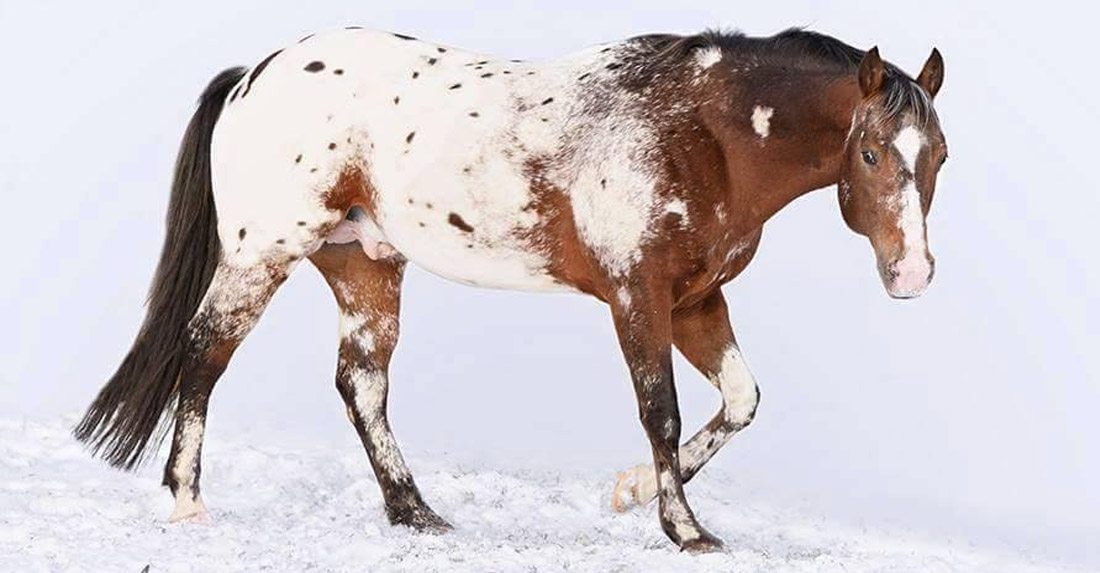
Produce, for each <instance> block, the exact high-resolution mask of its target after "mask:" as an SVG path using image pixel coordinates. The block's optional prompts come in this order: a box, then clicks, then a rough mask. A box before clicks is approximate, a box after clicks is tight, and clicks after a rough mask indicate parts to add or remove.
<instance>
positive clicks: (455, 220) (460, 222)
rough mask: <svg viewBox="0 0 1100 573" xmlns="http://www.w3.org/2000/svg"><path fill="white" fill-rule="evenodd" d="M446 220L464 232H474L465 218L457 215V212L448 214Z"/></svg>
mask: <svg viewBox="0 0 1100 573" xmlns="http://www.w3.org/2000/svg"><path fill="white" fill-rule="evenodd" d="M447 222H448V223H450V224H451V225H453V226H455V227H457V228H458V230H460V231H462V232H464V233H473V232H474V228H473V227H471V226H470V224H469V223H467V222H466V220H465V219H463V218H462V216H461V215H459V214H458V213H451V214H450V215H448V216H447Z"/></svg>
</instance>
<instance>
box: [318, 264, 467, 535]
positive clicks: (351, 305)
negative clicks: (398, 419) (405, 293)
mask: <svg viewBox="0 0 1100 573" xmlns="http://www.w3.org/2000/svg"><path fill="white" fill-rule="evenodd" d="M311 260H312V261H313V263H314V265H316V266H317V268H318V269H319V270H320V271H321V274H322V275H324V277H325V280H326V281H328V283H329V286H331V287H332V292H333V294H335V295H336V300H337V303H338V304H339V306H340V358H339V365H338V366H337V369H336V388H337V389H338V390H339V392H340V396H341V397H342V398H343V399H344V403H345V405H346V406H347V409H348V418H349V419H350V420H351V422H352V424H354V425H355V430H356V432H358V434H359V439H360V440H362V442H363V446H364V447H365V448H366V450H367V456H368V457H369V458H370V463H371V466H372V467H373V468H374V474H375V476H376V478H377V480H378V486H379V487H380V488H381V490H382V497H383V499H384V501H385V504H386V515H387V516H388V517H389V520H390V523H392V524H394V525H398V524H401V525H407V526H409V527H412V528H414V529H416V530H419V531H427V532H433V533H439V532H444V531H447V530H450V529H451V525H450V524H448V523H447V522H446V521H445V520H444V519H443V518H441V517H439V515H437V514H436V513H435V512H434V511H432V509H431V508H430V507H428V504H427V503H425V502H424V500H423V498H422V497H421V496H420V491H419V490H418V489H417V487H416V484H415V483H414V482H413V477H412V474H411V473H410V472H409V468H408V466H406V465H405V460H404V458H403V457H402V456H401V451H400V450H399V449H398V447H397V441H396V440H395V439H394V437H393V432H392V431H391V430H390V424H389V420H388V419H387V416H386V398H387V394H388V392H389V377H388V369H389V363H390V357H391V356H392V354H393V350H394V346H395V345H396V344H397V334H398V311H399V307H400V297H401V278H402V276H403V274H404V268H405V262H404V260H403V259H400V258H389V259H383V260H377V261H375V260H371V259H370V258H368V256H367V255H366V254H365V253H364V251H363V249H362V248H360V246H359V245H358V244H356V243H351V244H347V245H328V246H326V247H324V248H323V249H321V250H320V251H318V252H317V253H314V255H313V256H312V257H311Z"/></svg>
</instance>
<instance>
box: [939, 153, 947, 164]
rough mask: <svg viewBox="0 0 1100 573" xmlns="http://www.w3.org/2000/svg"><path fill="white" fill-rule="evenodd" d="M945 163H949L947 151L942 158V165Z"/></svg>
mask: <svg viewBox="0 0 1100 573" xmlns="http://www.w3.org/2000/svg"><path fill="white" fill-rule="evenodd" d="M944 163H947V154H946V153H944V154H943V157H941V158H940V165H943V164H944Z"/></svg>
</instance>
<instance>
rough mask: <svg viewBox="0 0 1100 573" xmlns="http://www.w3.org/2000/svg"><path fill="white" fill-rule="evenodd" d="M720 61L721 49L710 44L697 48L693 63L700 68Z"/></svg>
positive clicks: (705, 67) (708, 66)
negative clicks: (704, 47)
mask: <svg viewBox="0 0 1100 573" xmlns="http://www.w3.org/2000/svg"><path fill="white" fill-rule="evenodd" d="M720 61H722V50H721V49H719V48H718V47H717V46H711V47H709V48H707V49H705V50H699V51H698V52H696V54H695V63H696V65H698V66H699V68H701V69H704V70H706V69H709V68H710V67H711V66H713V65H714V64H717V63H718V62H720Z"/></svg>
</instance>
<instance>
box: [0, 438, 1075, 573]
mask: <svg viewBox="0 0 1100 573" xmlns="http://www.w3.org/2000/svg"><path fill="white" fill-rule="evenodd" d="M208 450H209V451H208V453H209V455H208V459H209V461H208V463H207V465H206V472H205V473H206V475H204V478H205V481H204V483H203V486H204V492H205V494H206V495H205V496H204V497H205V498H206V501H207V505H208V506H209V507H210V509H211V512H212V518H213V519H212V521H211V522H210V523H207V524H198V523H186V524H171V525H170V524H168V523H166V516H167V515H168V514H169V512H170V509H171V501H170V499H169V496H168V494H167V492H166V491H165V490H163V489H161V488H160V487H158V485H157V484H158V482H159V480H158V479H157V477H158V476H157V474H158V471H157V470H156V469H155V468H152V467H151V468H150V469H147V470H145V471H144V472H143V473H142V474H139V475H138V476H133V475H130V474H124V473H121V472H117V471H113V470H110V469H109V468H107V467H106V466H105V465H104V464H102V463H99V462H97V461H95V460H92V459H90V458H89V457H88V456H87V455H86V454H85V453H84V452H83V450H82V449H81V447H80V446H79V445H77V444H76V443H74V442H73V441H72V440H71V439H70V438H69V436H68V433H67V430H66V428H65V426H64V425H63V424H61V423H58V424H56V425H49V426H44V425H40V424H32V423H22V422H13V421H7V420H0V571H19V572H32V571H92V572H97V573H99V572H111V571H126V572H132V573H138V572H141V571H143V570H145V568H146V567H148V571H149V572H150V573H155V572H161V571H173V572H174V571H179V572H184V571H202V572H208V571H293V572H300V571H372V572H374V571H415V572H427V571H477V572H495V571H520V572H534V571H538V572H543V571H593V572H600V573H606V572H611V571H737V572H752V571H783V572H814V573H818V572H821V573H824V572H832V571H838V572H840V571H843V572H849V573H852V572H868V571H874V572H906V573H909V572H915V571H919V572H922V573H936V572H941V571H944V572H946V571H965V572H989V573H994V572H996V573H1030V572H1038V571H1070V570H1069V569H1064V568H1061V567H1055V566H1052V565H1049V564H1042V563H1035V562H1032V561H1031V560H1029V559H1026V558H1025V557H1024V556H1012V555H1005V554H995V553H991V552H987V551H982V550H979V549H977V548H973V547H969V546H959V545H955V544H951V543H946V542H932V541H928V540H921V539H917V538H916V537H914V536H912V535H907V534H900V533H897V532H893V533H886V532H874V531H866V530H862V529H861V530H856V529H854V528H851V527H846V526H844V525H842V524H839V523H830V522H829V521H827V520H825V519H823V518H821V517H815V516H806V515H797V514H794V513H793V512H791V511H789V510H786V511H785V510H781V509H777V508H772V507H763V506H760V505H758V504H754V503H752V502H751V501H750V500H745V499H738V496H737V494H736V488H731V487H730V483H731V482H732V481H733V480H730V479H728V478H729V476H723V475H722V474H720V473H706V474H703V475H702V476H701V477H702V479H701V480H699V483H695V484H692V486H691V488H690V491H689V493H690V496H691V499H692V501H693V502H694V506H695V508H696V510H697V512H698V513H699V514H700V517H701V519H702V520H703V521H704V523H706V524H707V526H708V527H710V528H711V530H712V531H713V532H714V533H716V534H718V535H719V536H720V537H722V538H723V539H725V540H726V543H727V550H726V551H725V552H724V553H721V554H712V555H702V556H692V555H687V554H682V553H680V552H678V551H677V550H676V549H675V548H674V547H673V546H672V545H671V544H670V543H669V542H668V541H667V540H666V539H665V538H664V536H663V534H662V533H661V532H660V529H659V527H658V525H657V520H656V516H655V513H654V512H655V509H654V508H653V507H652V506H651V507H648V508H644V509H638V510H635V511H633V512H631V513H627V514H624V515H616V514H614V513H612V512H611V510H610V509H609V506H610V490H611V485H612V483H613V476H612V475H611V474H610V473H609V474H606V475H594V474H593V475H567V476H566V475H556V474H550V473H545V472H541V473H532V472H511V473H505V472H498V471H493V470H492V469H488V468H476V469H474V468H468V467H443V464H442V463H436V464H433V463H432V462H430V461H425V460H417V459H416V458H415V456H413V460H412V461H413V463H412V464H411V465H412V467H413V469H414V472H415V473H416V474H417V476H418V478H419V480H420V484H421V490H422V491H423V492H424V494H425V497H426V498H427V499H428V500H429V502H430V503H432V505H433V506H434V507H435V509H436V510H437V511H439V512H440V513H441V514H442V515H444V516H445V517H447V518H449V519H450V520H451V521H452V523H454V524H455V526H456V530H455V532H453V533H451V534H449V535H445V536H438V537H436V536H421V535H416V534H413V533H412V532H411V531H409V530H407V529H404V528H393V527H390V526H389V525H388V524H387V523H386V520H385V517H384V515H383V512H382V508H381V498H380V496H379V493H378V488H377V486H376V484H375V483H374V479H373V477H371V476H370V474H369V470H368V469H367V467H366V460H365V456H364V455H363V453H362V452H360V451H347V452H339V453H331V452H321V451H317V452H301V451H274V450H269V449H257V448H252V447H248V446H244V445H239V444H217V445H215V444H211V445H210V446H209V448H208ZM154 465H155V464H154ZM733 483H735V482H733ZM731 490H733V491H731Z"/></svg>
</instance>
